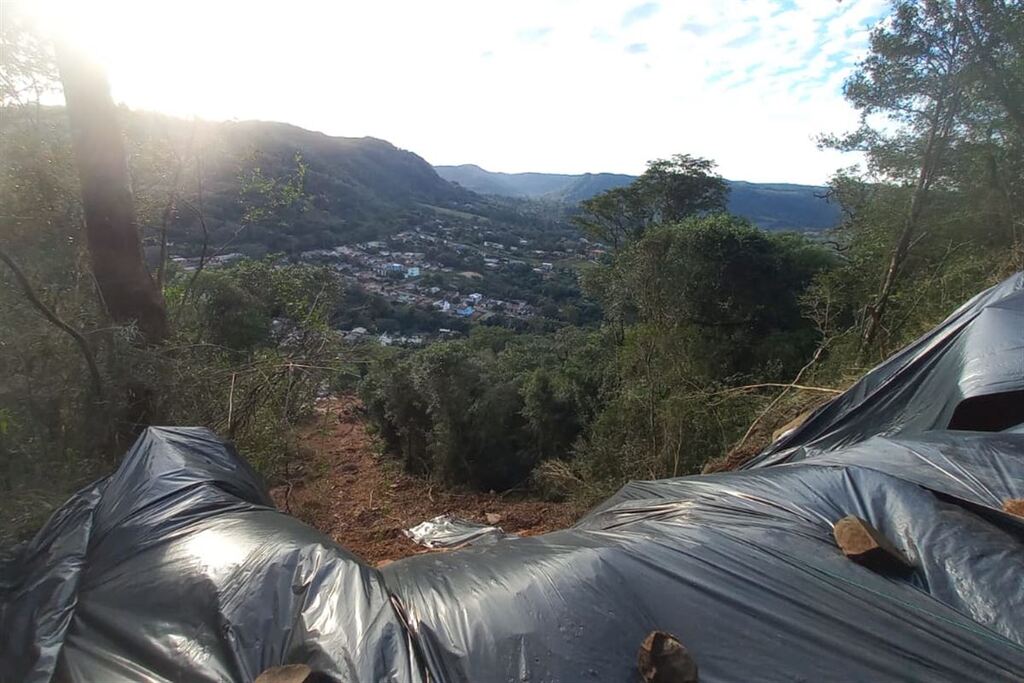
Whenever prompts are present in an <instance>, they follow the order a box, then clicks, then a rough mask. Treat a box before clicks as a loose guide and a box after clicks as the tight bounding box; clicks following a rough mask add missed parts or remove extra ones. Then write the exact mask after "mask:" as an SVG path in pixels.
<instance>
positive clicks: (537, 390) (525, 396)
mask: <svg viewBox="0 0 1024 683" xmlns="http://www.w3.org/2000/svg"><path fill="white" fill-rule="evenodd" d="M597 335H599V333H594V332H592V333H585V332H583V331H580V330H567V331H565V332H563V333H559V334H557V335H554V336H551V337H540V336H532V335H515V334H512V333H510V332H508V331H507V330H500V329H497V328H476V329H474V330H473V333H472V334H471V335H470V337H469V339H467V340H461V341H453V342H444V343H438V344H434V345H433V346H431V347H429V348H427V349H424V350H422V351H417V352H413V353H407V354H401V355H397V354H396V355H393V356H391V357H389V358H387V359H385V360H382V361H381V362H379V363H378V364H377V365H376V366H375V367H374V368H373V369H372V370H371V371H370V373H369V375H368V376H367V378H366V380H365V381H364V382H363V384H362V387H361V395H362V397H363V400H364V402H365V405H366V408H367V411H368V412H369V415H370V417H371V419H372V420H373V421H374V422H375V424H377V425H378V428H379V430H380V434H381V436H382V437H383V438H384V440H385V442H386V443H387V445H388V446H389V447H390V448H393V449H394V450H395V451H397V452H398V453H400V454H401V456H402V458H403V461H404V462H405V464H406V466H407V467H408V468H410V469H412V470H414V471H417V472H420V473H424V474H432V475H435V476H437V477H439V478H440V479H442V480H444V481H446V482H448V483H468V484H470V485H472V486H475V487H478V488H483V489H492V488H493V489H498V490H503V489H507V488H510V487H513V486H521V485H523V484H524V483H526V482H527V480H528V478H529V475H530V473H531V471H532V470H533V468H534V467H535V466H536V465H537V464H538V463H539V462H541V461H542V460H545V459H548V458H563V457H567V456H568V454H569V453H570V450H571V447H572V445H573V443H574V442H575V440H576V439H577V437H578V436H579V434H580V431H581V429H582V427H583V425H584V424H585V423H586V422H587V420H588V419H589V415H590V414H591V413H592V411H593V410H594V408H595V401H596V396H597V395H598V393H599V391H600V388H601V383H602V381H603V378H602V377H601V368H602V367H603V363H600V362H598V363H594V362H593V361H594V360H596V358H597V357H599V356H601V355H602V354H603V353H604V349H605V347H604V345H603V344H601V343H600V342H599V341H598V340H597V339H596V336H597ZM587 361H589V362H587Z"/></svg>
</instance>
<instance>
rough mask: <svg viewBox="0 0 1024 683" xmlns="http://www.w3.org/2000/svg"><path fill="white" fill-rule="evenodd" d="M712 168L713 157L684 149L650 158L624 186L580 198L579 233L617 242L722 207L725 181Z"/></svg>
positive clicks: (613, 242) (637, 236) (633, 238)
mask: <svg viewBox="0 0 1024 683" xmlns="http://www.w3.org/2000/svg"><path fill="white" fill-rule="evenodd" d="M714 169H715V164H714V163H713V162H711V161H709V160H707V159H701V158H700V157H693V156H690V155H689V154H676V155H675V156H673V157H672V158H671V159H658V160H655V161H652V162H650V163H649V164H648V165H647V170H646V171H644V173H643V175H641V176H640V177H639V178H637V179H636V180H635V181H633V182H632V183H631V184H630V185H627V186H625V187H617V188H614V189H611V190H608V191H606V192H603V193H601V194H599V195H597V196H595V197H593V198H591V199H587V200H585V201H583V202H581V203H580V215H579V216H577V217H576V218H575V221H576V223H577V225H579V227H580V228H581V229H582V230H583V231H584V232H586V233H588V234H590V235H592V236H593V237H596V238H597V239H599V240H601V241H603V242H606V243H608V244H610V245H612V246H613V247H620V246H623V245H625V244H628V243H629V242H633V241H636V240H638V239H640V237H641V236H643V234H644V231H645V230H647V229H648V228H649V227H650V226H652V225H658V224H665V223H674V222H677V221H680V220H683V219H684V218H687V217H689V216H695V215H704V214H708V213H714V212H718V211H724V210H725V204H726V198H727V197H728V193H729V191H728V186H727V185H726V183H725V181H724V180H722V178H721V177H720V176H719V175H717V174H716V173H715V171H714Z"/></svg>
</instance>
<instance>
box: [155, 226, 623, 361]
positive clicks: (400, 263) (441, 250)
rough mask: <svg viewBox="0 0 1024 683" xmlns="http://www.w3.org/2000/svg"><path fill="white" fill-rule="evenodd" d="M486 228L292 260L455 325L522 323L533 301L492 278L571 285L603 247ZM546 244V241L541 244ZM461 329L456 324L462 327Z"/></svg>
mask: <svg viewBox="0 0 1024 683" xmlns="http://www.w3.org/2000/svg"><path fill="white" fill-rule="evenodd" d="M488 236H491V237H492V239H494V236H493V234H491V232H490V230H489V229H488V228H486V227H484V226H480V225H460V224H458V222H457V223H456V224H455V225H453V224H451V223H448V222H446V221H443V220H441V219H435V220H434V221H433V222H432V223H427V224H425V225H421V226H417V227H414V228H412V229H408V230H405V231H403V232H399V233H397V234H394V235H391V236H389V237H387V238H386V239H379V240H372V241H367V242H360V243H356V244H347V245H341V246H337V247H334V248H330V249H316V250H312V251H305V252H301V253H299V254H297V255H296V257H295V259H296V260H298V261H301V262H304V263H313V264H320V265H324V266H327V267H329V268H330V269H332V270H333V271H334V272H336V273H337V274H338V275H339V277H340V278H341V279H342V281H343V282H345V284H346V285H348V286H349V287H355V288H358V289H361V290H362V291H364V292H366V293H369V294H373V295H378V296H380V297H381V298H383V299H384V300H386V301H388V302H390V303H393V304H396V305H405V306H412V307H416V308H419V309H421V310H430V311H434V312H436V313H439V314H441V315H443V316H447V317H450V318H451V319H454V320H458V321H462V322H463V323H466V322H469V323H478V322H479V323H487V322H489V321H491V322H493V319H494V318H496V317H497V316H502V317H503V318H505V319H518V320H529V319H531V318H534V317H537V316H539V315H543V312H542V311H540V310H539V307H538V306H537V305H536V303H532V302H531V301H529V300H527V299H528V298H530V297H528V296H524V297H523V298H512V297H507V296H497V295H495V294H494V293H493V292H491V291H489V290H490V289H491V287H489V284H490V280H491V279H492V276H494V275H500V276H502V277H504V278H514V279H516V280H517V281H529V280H537V279H539V280H540V281H542V282H543V281H550V280H552V279H554V278H557V277H571V278H572V279H573V280H575V273H576V268H577V266H578V265H579V264H580V263H581V262H584V261H593V260H596V259H598V258H600V257H601V256H602V255H603V254H604V253H606V250H605V249H604V247H603V246H601V245H600V244H598V243H596V242H593V241H591V240H588V239H587V238H585V237H577V238H575V239H573V238H563V239H559V240H558V241H557V243H556V246H557V248H550V246H551V245H550V244H547V245H545V246H547V247H549V248H538V247H539V246H540V245H539V244H536V243H534V241H532V240H530V239H527V238H526V237H519V236H515V235H502V236H501V239H503V241H502V242H499V241H492V239H486V238H487V237H488ZM546 241H547V242H549V243H550V240H546ZM245 258H246V256H245V255H244V254H241V253H227V254H219V255H215V256H210V257H207V258H206V259H205V262H204V264H203V267H205V268H218V267H224V266H229V265H231V264H234V263H237V262H238V261H241V260H243V259H245ZM172 260H173V261H174V262H175V263H176V264H177V265H178V267H180V268H182V269H183V270H185V271H194V270H195V269H196V268H198V267H199V266H200V257H183V256H175V257H172ZM464 326H465V325H462V327H464ZM340 332H341V334H342V335H343V336H344V338H345V339H346V340H349V341H352V342H359V341H368V340H371V339H374V338H376V341H377V342H378V343H380V344H381V345H385V346H390V345H402V346H420V345H423V344H425V343H427V342H428V341H430V340H432V338H445V337H451V336H458V335H459V332H458V331H457V330H455V329H452V328H450V327H444V326H442V325H439V326H438V327H437V329H436V330H434V331H433V333H432V334H431V333H425V332H424V333H416V334H397V333H393V332H386V331H385V332H380V333H375V332H374V331H371V330H368V329H367V328H366V327H362V326H355V327H353V328H352V329H345V330H340Z"/></svg>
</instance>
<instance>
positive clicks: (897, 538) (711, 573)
mask: <svg viewBox="0 0 1024 683" xmlns="http://www.w3.org/2000/svg"><path fill="white" fill-rule="evenodd" d="M1021 283H1022V278H1021V276H1017V277H1015V278H1014V279H1012V280H1010V281H1007V282H1006V283H1003V284H1002V285H1000V286H998V287H996V288H994V289H992V290H989V291H988V292H985V293H984V294H982V295H980V296H979V297H977V298H975V299H974V300H972V301H971V302H969V303H968V304H967V305H965V306H964V307H963V308H961V309H960V311H958V312H957V313H956V314H954V315H953V316H951V317H950V319H949V320H947V321H946V322H945V323H944V324H943V325H942V326H941V327H940V328H938V329H937V330H936V331H934V332H932V333H930V334H929V335H928V336H926V337H925V338H923V339H922V340H921V341H919V342H917V343H915V344H914V345H913V346H911V347H910V348H909V349H907V350H906V351H903V352H901V353H900V354H898V355H897V356H895V357H894V358H893V359H892V360H890V361H888V362H887V363H885V364H883V365H882V366H880V367H879V368H877V369H876V370H874V371H872V372H871V373H869V375H868V376H866V377H865V380H864V381H863V382H862V383H861V384H858V385H857V386H855V387H854V388H853V389H851V391H850V392H847V393H846V394H844V395H842V396H839V397H838V398H837V399H836V400H835V401H833V402H832V403H831V404H829V405H828V406H826V407H825V408H823V409H822V410H820V411H818V413H817V414H816V415H815V416H813V417H812V418H811V419H810V420H808V422H807V423H805V424H804V425H803V426H802V427H801V428H799V429H797V430H796V431H794V433H793V434H790V435H788V436H787V437H785V439H784V440H783V442H782V443H779V444H775V445H773V446H772V447H771V448H770V449H769V450H768V451H767V452H766V453H765V454H764V456H762V457H761V458H759V459H758V461H757V462H756V463H754V464H753V466H751V467H750V468H748V469H746V470H743V471H738V472H728V473H718V474H713V475H707V476H694V477H683V478H678V479H671V480H663V481H651V482H643V481H639V482H634V483H632V484H629V485H628V486H626V487H624V488H623V489H622V490H621V491H619V492H618V493H617V494H616V495H615V496H613V497H612V498H611V499H609V500H608V501H606V502H605V503H603V504H601V505H600V506H598V507H597V508H595V509H594V510H593V511H591V513H590V514H588V515H587V516H586V517H584V518H583V519H582V520H581V521H580V522H579V523H578V524H577V525H576V526H574V527H573V528H571V529H566V530H563V531H558V532H555V533H551V534H546V535H543V536H534V537H525V538H509V539H505V540H501V541H499V542H497V543H494V544H491V545H487V546H474V547H470V548H465V549H460V550H454V551H450V552H438V553H427V554H422V555H418V556H415V557H411V558H407V559H405V560H400V561H397V562H394V563H392V564H389V565H387V566H386V567H384V568H383V569H381V570H375V569H372V568H369V567H367V566H365V565H363V564H362V563H361V562H360V561H359V560H357V559H356V558H354V557H353V556H351V555H350V554H348V553H347V552H346V551H345V550H344V549H342V548H339V547H338V546H337V545H335V544H334V543H332V542H331V541H330V540H329V539H327V538H325V537H324V536H322V535H321V534H319V533H318V532H316V531H314V530H312V529H310V528H308V527H306V526H304V525H303V524H301V523H299V522H298V521H296V520H294V519H292V518H290V517H288V516H287V515H284V514H282V513H280V512H277V511H276V510H274V509H273V507H272V505H271V502H270V500H269V499H268V497H267V494H266V492H265V491H264V489H263V488H262V486H261V484H260V482H259V481H258V478H257V477H256V475H255V474H254V473H253V472H251V471H250V470H249V468H248V467H247V466H246V465H245V463H244V461H243V460H241V459H240V458H238V457H237V456H236V455H235V454H234V453H233V452H232V451H231V449H230V448H228V447H226V446H224V445H223V444H222V443H220V442H219V441H217V440H216V439H215V438H214V437H213V435H212V434H210V433H209V432H207V431H205V430H200V429H150V430H148V431H147V432H146V433H145V434H144V435H143V437H142V438H140V440H139V442H138V443H137V444H136V445H135V447H134V448H133V449H132V450H131V451H130V452H129V453H128V454H127V456H126V457H125V459H124V461H123V463H122V465H121V467H120V468H119V469H118V470H117V471H116V472H115V473H114V474H113V475H111V476H110V477H109V478H107V479H106V480H104V481H101V482H99V483H97V484H95V485H94V486H91V487H89V488H87V489H85V490H83V491H81V492H79V493H78V494H77V495H76V496H75V497H73V498H72V499H71V500H70V501H69V502H68V504H67V505H66V506H65V507H64V508H63V509H62V510H61V511H59V512H58V513H57V514H56V515H55V516H54V518H53V519H51V520H50V522H49V523H48V524H47V526H46V527H45V528H44V529H43V530H42V531H41V532H40V534H39V535H38V536H37V538H36V539H35V540H34V541H33V542H32V543H31V544H30V546H29V547H28V548H27V549H26V550H25V551H24V552H23V553H22V555H21V557H20V558H19V562H20V565H19V566H18V567H17V569H16V571H15V574H16V580H14V581H13V582H10V581H8V582H6V583H4V584H3V585H4V586H5V589H6V592H5V594H4V595H3V600H2V603H0V610H2V612H0V629H2V633H3V634H4V638H3V639H2V641H0V664H2V667H0V671H2V672H3V676H4V680H9V681H47V680H74V681H121V680H157V681H164V680H187V681H192V680H199V681H221V680H227V681H250V680H252V679H253V678H254V677H255V676H256V675H257V674H258V673H259V672H260V671H261V670H262V669H264V668H266V667H269V666H272V665H277V664H283V663H291V662H308V663H309V664H311V665H312V666H313V667H315V668H318V669H320V670H323V671H326V672H327V673H329V674H332V675H333V676H335V677H336V678H337V679H339V680H342V681H366V682H369V681H402V682H405V681H410V682H411V681H426V680H432V681H442V682H448V681H452V682H454V681H460V682H461V681H466V682H474V683H475V682H482V683H488V682H490V681H546V682H550V681H564V682H566V683H570V682H575V681H588V680H593V681H616V682H620V681H621V682H625V681H634V680H637V678H636V671H635V661H636V659H635V658H636V652H637V648H638V647H639V645H640V642H641V641H642V640H643V638H644V637H645V636H646V635H647V633H648V632H650V631H651V630H655V629H660V630H665V631H669V632H671V633H673V634H675V635H676V636H677V637H678V638H679V639H680V640H681V641H682V642H683V643H684V644H685V645H686V647H687V648H688V649H689V650H690V652H691V653H692V654H693V656H694V657H695V658H696V660H697V662H698V664H699V667H700V673H701V680H702V681H705V682H715V681H735V682H744V683H745V682H749V681H986V682H988V681H1011V680H1020V678H1021V673H1022V672H1024V582H1022V581H1021V576H1022V573H1021V572H1022V570H1024V524H1022V522H1024V520H1021V519H1020V518H1017V517H1014V516H1011V515H1008V514H1006V513H1004V512H1003V511H1002V504H1003V502H1004V501H1005V500H1006V499H1008V498H1024V431H1022V430H1021V429H1020V428H1019V426H1014V427H1010V428H1008V429H1006V430H1004V431H1001V432H988V433H983V432H965V431H953V430H948V429H945V428H944V427H945V426H946V424H948V420H949V418H950V415H951V414H952V412H953V411H955V410H956V405H957V403H958V402H959V401H961V400H962V399H963V398H964V397H970V396H975V395H981V394H982V393H983V392H987V391H992V390H997V391H1004V390H1008V388H1009V389H1012V388H1013V387H1020V386H1021V379H1022V377H1024V369H1022V368H1021V367H1020V365H1019V363H1020V360H1019V359H1015V358H1014V349H1017V350H1019V349H1020V348H1022V344H1024V325H1013V324H1011V323H1009V322H1007V320H1006V319H1004V318H1003V316H1004V313H1003V312H1002V311H1005V312H1006V315H1010V316H1018V317H1019V315H1020V313H1021V311H1022V309H1024V299H1022V297H1021V295H1020V291H1021ZM991 311H999V312H997V313H990V312H991ZM883 408H884V410H883ZM851 514H852V515H857V516H859V517H862V518H864V519H865V520H867V521H868V522H869V523H870V524H872V525H873V526H875V527H876V528H878V529H879V530H880V531H881V532H882V533H883V534H885V535H886V536H887V537H888V538H889V539H890V540H891V541H892V542H893V543H894V544H895V545H896V546H897V547H898V548H899V549H900V550H901V551H902V552H903V553H904V554H905V555H906V556H907V557H908V558H910V560H911V561H912V562H913V563H914V565H915V568H914V570H913V571H912V572H910V573H908V574H904V575H898V576H896V575H893V576H890V575H884V574H878V573H874V572H872V571H869V570H868V569H865V568H864V567H861V566H859V565H857V564H855V563H853V562H851V561H850V560H848V559H847V558H845V557H844V556H843V555H842V553H841V552H840V551H839V549H838V548H837V547H836V545H835V542H834V540H833V538H832V525H833V523H834V522H835V521H836V520H838V519H839V518H841V517H843V516H846V515H851Z"/></svg>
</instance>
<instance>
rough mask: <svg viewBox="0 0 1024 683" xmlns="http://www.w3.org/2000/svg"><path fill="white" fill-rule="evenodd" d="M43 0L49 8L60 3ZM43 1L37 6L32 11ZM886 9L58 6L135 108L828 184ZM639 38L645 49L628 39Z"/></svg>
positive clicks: (775, 4)
mask: <svg viewBox="0 0 1024 683" xmlns="http://www.w3.org/2000/svg"><path fill="white" fill-rule="evenodd" d="M55 1H56V0H55ZM37 2H46V0H37ZM886 4H887V3H886V0H852V1H851V0H845V1H844V2H843V3H841V4H839V3H835V2H830V1H823V0H721V1H717V0H716V2H714V3H689V2H687V3H667V2H663V3H661V4H660V5H658V4H656V3H642V2H638V1H637V0H625V1H621V2H620V1H612V0H518V1H516V2H511V1H507V2H488V3H482V2H479V1H478V0H434V1H433V2H429V3H427V2H418V1H416V0H375V1H374V2H372V3H370V2H364V3H355V2H351V1H349V0H344V1H338V2H315V1H313V0H306V1H300V0H293V2H290V3H282V2H277V1H273V2H272V1H269V0H268V1H266V2H258V1H254V0H247V1H245V2H242V1H238V2H235V1H229V0H222V1H218V2H212V1H210V0H201V1H200V0H180V1H178V2H170V1H166V2H164V1H157V2H150V1H145V2H143V1H140V0H133V1H129V0H105V1H104V0H93V1H91V2H89V3H77V4H75V3H72V2H71V1H70V0H68V1H67V2H64V3H60V5H59V6H60V7H61V11H62V12H63V13H64V14H65V15H70V16H71V21H69V22H68V25H69V26H70V28H71V30H76V31H81V32H82V33H83V34H84V35H83V37H84V38H88V39H89V42H91V43H92V44H93V46H94V49H95V50H96V51H97V52H98V53H99V54H100V55H101V57H102V59H103V60H104V61H105V62H106V63H107V64H108V65H109V68H110V73H111V80H112V83H113V86H114V91H115V96H116V97H118V98H119V99H122V100H123V101H125V102H126V103H127V104H128V105H129V106H132V107H137V108H144V109H156V110H162V111H167V112H170V113H174V114H179V115H186V116H191V115H198V116H202V117H207V118H238V119H249V118H259V119H273V120H283V121H288V122H290V123H294V124H297V125H300V126H304V127H307V128H313V129H316V130H322V131H324V132H326V133H329V134H332V135H351V136H361V135H372V136H375V137H380V138H384V139H387V140H390V141H392V142H394V143H395V144H397V145H399V146H401V147H405V148H407V149H411V150H413V151H415V152H417V153H419V154H421V155H422V156H424V157H425V158H427V159H428V160H429V161H431V162H433V163H439V164H440V163H469V162H472V163H478V164H480V165H482V166H484V167H485V168H490V169H493V170H503V171H525V170H533V171H551V172H583V171H602V170H607V171H618V172H633V173H636V172H639V171H641V170H642V169H643V166H644V163H645V162H646V161H647V160H649V159H653V158H657V157H664V156H668V155H670V154H673V153H675V152H689V153H693V154H700V155H702V156H707V157H710V158H712V159H715V160H716V161H718V163H719V167H720V170H721V172H722V173H723V174H724V175H726V176H727V177H730V178H737V179H746V180H762V181H766V180H777V181H793V182H822V181H824V180H825V179H826V178H827V177H828V175H829V174H830V173H831V172H832V171H833V170H834V169H836V168H837V167H839V166H841V165H846V164H848V163H849V160H848V159H845V158H842V157H840V155H838V154H836V153H830V152H822V151H819V150H818V149H817V147H816V145H815V142H814V138H815V136H816V135H817V134H819V133H821V132H825V131H834V130H843V129H846V128H849V127H851V126H852V125H853V124H854V123H855V114H854V112H853V111H852V110H851V109H850V108H849V107H848V106H847V105H846V104H845V103H844V102H843V100H842V97H841V94H840V92H839V89H840V86H841V84H842V81H843V79H844V78H845V77H846V75H848V74H849V71H850V70H851V68H852V64H854V63H855V61H856V60H857V59H858V58H859V57H860V56H861V55H862V54H863V50H864V48H865V45H866V38H867V29H868V27H869V26H870V25H871V24H872V22H873V20H875V19H877V17H879V16H880V15H881V14H883V13H884V11H885V7H886ZM641 46H643V47H641Z"/></svg>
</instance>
